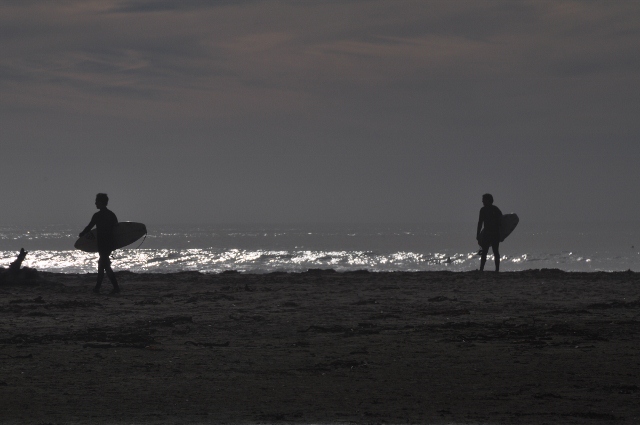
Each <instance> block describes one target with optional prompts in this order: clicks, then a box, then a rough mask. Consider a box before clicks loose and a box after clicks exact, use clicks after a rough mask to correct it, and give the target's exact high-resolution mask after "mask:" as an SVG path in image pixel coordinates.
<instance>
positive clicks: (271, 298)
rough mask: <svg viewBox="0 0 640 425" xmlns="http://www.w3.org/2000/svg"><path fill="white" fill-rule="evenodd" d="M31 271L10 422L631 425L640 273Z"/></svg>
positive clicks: (6, 316) (20, 318)
mask: <svg viewBox="0 0 640 425" xmlns="http://www.w3.org/2000/svg"><path fill="white" fill-rule="evenodd" d="M117 275H118V278H119V280H120V282H121V286H122V290H123V292H122V293H121V294H120V295H118V296H109V295H106V293H107V292H108V291H109V290H110V287H109V284H108V282H105V285H104V287H103V292H104V294H102V295H96V294H93V293H91V288H92V286H93V284H94V280H95V275H94V274H86V275H71V274H51V273H39V279H38V280H36V281H34V282H19V283H14V284H8V283H4V284H2V285H1V286H0V294H2V296H1V298H0V360H1V361H2V373H1V375H0V422H2V423H9V424H10V423H16V424H18V423H20V424H24V423H55V424H62V423H87V424H88V423H92V424H103V423H105V424H106V423H109V424H112V423H118V424H119V423H180V424H187V423H229V422H230V423H285V422H286V423H337V422H341V423H342V422H353V423H429V424H440V423H443V424H444V423H456V424H475V423H489V424H511V423H530V424H542V423H576V424H589V423H630V424H631V423H638V421H640V404H639V403H638V397H639V395H640V356H639V354H638V350H639V348H640V327H639V326H638V324H639V321H640V297H639V295H638V281H639V279H638V275H637V274H636V273H565V272H560V271H554V270H541V271H528V272H515V273H502V274H500V275H497V274H495V273H492V272H488V273H484V274H481V273H478V272H469V273H449V272H421V273H368V272H351V273H336V272H332V271H313V270H312V271H310V272H307V273H301V274H286V273H272V274H256V275H245V274H239V273H233V272H231V273H223V274H217V275H214V274H211V275H207V274H201V273H197V272H185V273H176V274H133V273H129V272H119V273H117Z"/></svg>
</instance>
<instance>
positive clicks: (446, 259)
mask: <svg viewBox="0 0 640 425" xmlns="http://www.w3.org/2000/svg"><path fill="white" fill-rule="evenodd" d="M15 255H16V253H15V252H13V251H0V265H1V266H4V267H6V266H8V265H9V263H10V262H11V261H13V260H14V259H15ZM492 260H493V258H492V257H491V256H489V261H488V265H487V268H488V269H489V270H492V269H493V263H492ZM501 261H502V266H501V267H502V270H504V271H509V270H525V269H531V268H545V267H559V268H562V269H566V270H584V271H592V270H598V266H599V265H598V264H594V263H593V262H592V261H591V259H590V258H586V257H582V256H577V255H574V254H573V253H571V252H565V253H559V254H544V255H543V254H538V255H536V254H522V255H517V256H512V257H509V256H503V257H502V259H501ZM607 261H608V262H611V259H608V260H607ZM112 262H113V266H114V269H117V270H129V271H132V272H153V273H170V272H177V271H201V272H204V273H220V272H223V271H226V270H237V271H240V272H250V273H269V272H274V271H284V272H304V271H306V270H308V269H312V268H322V269H334V270H336V271H354V270H362V269H366V270H369V271H380V272H382V271H428V270H433V271H436V270H437V271H441V270H450V271H469V270H475V269H477V268H478V266H479V258H478V256H477V255H475V253H474V252H469V253H454V254H445V253H427V254H423V253H415V252H404V251H400V252H394V253H390V254H379V253H375V252H372V251H312V250H295V251H285V250H277V251H276V250H273V251H272V250H244V249H227V250H218V249H125V250H118V251H116V252H115V253H114V255H113V256H112ZM621 262H622V263H624V261H622V260H621ZM24 265H25V266H28V267H34V268H36V269H38V270H42V271H50V272H62V273H87V272H95V270H96V267H97V255H96V254H95V253H86V252H82V251H77V250H73V251H47V250H33V251H30V252H29V255H28V256H27V260H26V261H25V263H24ZM621 265H622V264H621Z"/></svg>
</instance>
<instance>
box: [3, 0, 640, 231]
mask: <svg viewBox="0 0 640 425" xmlns="http://www.w3.org/2000/svg"><path fill="white" fill-rule="evenodd" d="M0 37H1V42H0V94H1V95H0V120H1V122H0V131H1V134H0V137H1V140H2V149H1V150H0V159H1V165H0V177H1V178H2V189H0V194H1V199H2V200H1V202H0V224H1V225H11V224H29V223H33V224H41V223H60V222H62V223H76V222H81V224H82V225H84V224H86V223H84V222H85V221H88V219H89V217H90V215H91V214H92V213H93V212H94V207H93V200H94V196H95V193H96V192H107V193H108V194H109V195H110V197H111V203H110V207H111V208H112V209H113V210H114V211H115V212H116V213H117V214H118V216H119V218H120V219H121V220H133V221H143V222H147V223H221V222H222V223H224V222H285V223H287V222H432V221H475V220H476V219H477V214H478V210H479V208H480V207H481V196H482V194H483V193H485V192H490V193H493V195H494V197H495V199H496V204H497V205H498V206H499V207H500V208H501V209H502V210H503V212H511V211H514V212H517V213H518V214H519V215H520V218H521V220H528V221H539V220H573V219H575V220H633V219H638V218H640V214H639V213H640V190H639V189H640V188H639V184H638V183H639V182H640V164H639V159H640V143H639V141H640V137H639V136H640V54H639V52H640V2H637V1H615V2H612V1H610V0H604V1H595V0H594V1H586V0H585V1H564V0H553V1H517V0H504V1H482V0H469V1H464V0H456V1H450V0H443V1H427V0H415V1H413V0H407V1H405V0H370V1H368V0H360V1H358V0H342V1H284V0H282V1H269V0H266V1H259V0H254V1H251V0H245V1H230V0H229V1H224V0H209V1H205V0H179V1H178V0H175V1H173V0H138V1H133V0H131V1H121V0H81V1H75V0H60V1H51V0H2V1H0Z"/></svg>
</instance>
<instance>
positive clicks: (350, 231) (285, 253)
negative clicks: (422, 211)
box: [0, 218, 640, 273]
mask: <svg viewBox="0 0 640 425" xmlns="http://www.w3.org/2000/svg"><path fill="white" fill-rule="evenodd" d="M475 226H476V224H475V223H457V224H436V223H434V224H423V225H237V226H234V225H219V226H214V225H207V226H180V225H148V226H147V228H148V232H149V234H148V235H147V238H146V240H144V242H143V243H142V245H141V246H139V247H138V245H139V244H140V242H142V241H139V242H137V243H135V244H133V245H131V246H129V247H127V248H126V249H121V250H117V251H116V252H115V253H114V255H113V267H114V270H128V271H132V272H142V273H144V272H150V273H170V272H177V271H195V270H197V271H201V272H204V273H219V272H223V271H226V270H237V271H240V272H245V273H269V272H274V271H283V272H303V271H306V270H308V269H314V268H322V269H334V270H337V271H352V270H363V269H366V270H369V271H423V270H450V271H470V270H475V269H477V268H478V267H479V262H480V260H479V257H478V256H477V255H475V253H476V252H477V249H478V246H477V244H476V241H475ZM82 227H83V226H82V225H79V226H76V227H71V226H65V225H50V226H40V227H36V228H28V229H27V228H24V227H19V226H0V266H3V267H7V266H8V265H9V263H10V262H11V261H13V260H14V259H15V257H16V255H17V252H18V251H19V249H20V248H22V247H24V248H25V249H26V250H27V251H29V254H28V255H27V259H26V260H25V262H24V263H23V265H25V266H29V267H33V268H36V269H38V270H42V271H51V272H62V273H86V272H95V270H96V267H97V254H90V253H85V252H81V251H77V250H74V249H73V243H74V241H75V240H76V238H77V234H78V232H79V231H80V230H81V229H82ZM500 254H501V270H502V271H517V270H527V269H540V268H557V269H561V270H565V271H625V270H633V271H640V223H573V224H570V225H569V224H562V223H536V224H528V223H527V222H526V221H523V220H522V218H521V223H520V225H519V226H518V227H517V228H516V230H515V231H514V232H513V234H512V235H511V236H509V238H508V239H507V240H506V241H505V242H503V243H502V244H501V245H500ZM487 269H488V270H493V262H492V257H491V255H490V258H489V260H488V261H487Z"/></svg>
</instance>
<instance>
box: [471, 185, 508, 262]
mask: <svg viewBox="0 0 640 425" xmlns="http://www.w3.org/2000/svg"><path fill="white" fill-rule="evenodd" d="M482 204H483V205H484V206H483V207H482V208H480V218H479V219H478V231H477V233H476V239H477V241H478V243H479V244H480V247H481V250H480V255H481V256H482V257H481V258H480V271H483V270H484V264H485V263H486V262H487V254H488V253H489V247H491V250H492V251H493V257H494V261H495V263H496V271H500V252H499V250H498V248H499V245H500V218H501V217H502V211H500V208H498V207H496V206H495V205H493V196H492V195H491V194H489V193H485V194H484V195H482ZM483 226H484V232H482V238H481V237H480V232H481V231H482V230H483Z"/></svg>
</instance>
